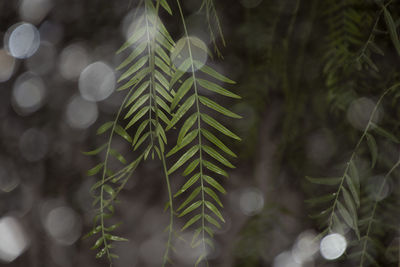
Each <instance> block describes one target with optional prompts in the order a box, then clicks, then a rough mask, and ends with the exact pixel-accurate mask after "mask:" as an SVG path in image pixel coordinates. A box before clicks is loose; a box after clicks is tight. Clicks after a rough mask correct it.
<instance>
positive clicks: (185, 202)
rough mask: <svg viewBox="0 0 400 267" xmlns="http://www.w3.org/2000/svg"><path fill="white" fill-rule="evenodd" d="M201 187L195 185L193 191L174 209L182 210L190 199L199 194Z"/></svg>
mask: <svg viewBox="0 0 400 267" xmlns="http://www.w3.org/2000/svg"><path fill="white" fill-rule="evenodd" d="M200 191H201V187H200V186H199V187H197V188H196V189H195V190H193V192H192V193H191V194H190V195H189V196H188V197H187V198H186V200H185V201H184V202H183V203H182V204H181V205H180V206H179V208H178V209H177V210H176V211H180V210H182V209H183V208H184V207H186V206H187V204H189V203H190V202H192V200H193V199H194V198H195V197H197V196H198V195H199V194H200Z"/></svg>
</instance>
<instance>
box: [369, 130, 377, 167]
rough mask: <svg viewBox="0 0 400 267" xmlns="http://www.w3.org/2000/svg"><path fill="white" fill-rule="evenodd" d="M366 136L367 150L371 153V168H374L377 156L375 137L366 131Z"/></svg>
mask: <svg viewBox="0 0 400 267" xmlns="http://www.w3.org/2000/svg"><path fill="white" fill-rule="evenodd" d="M366 136H367V143H368V147H369V151H370V153H371V159H372V161H371V168H374V167H375V164H376V160H377V158H378V146H377V145H376V141H375V138H374V137H373V136H372V135H371V134H369V133H367V135H366Z"/></svg>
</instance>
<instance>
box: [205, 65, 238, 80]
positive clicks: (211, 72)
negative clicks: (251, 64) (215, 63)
mask: <svg viewBox="0 0 400 267" xmlns="http://www.w3.org/2000/svg"><path fill="white" fill-rule="evenodd" d="M200 71H202V72H204V73H206V74H208V75H210V76H211V77H213V78H215V79H217V80H220V81H221V82H225V83H230V84H235V83H236V82H235V81H232V80H231V79H229V78H227V77H225V76H224V75H222V74H220V73H219V72H217V71H216V70H214V69H213V68H211V67H209V66H207V65H204V66H203V67H202V68H201V69H200Z"/></svg>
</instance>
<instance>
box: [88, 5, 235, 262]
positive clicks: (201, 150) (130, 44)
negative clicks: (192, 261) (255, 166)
mask: <svg viewBox="0 0 400 267" xmlns="http://www.w3.org/2000/svg"><path fill="white" fill-rule="evenodd" d="M176 4H177V6H178V11H179V14H180V18H181V21H182V24H183V26H184V37H182V38H181V39H180V40H179V41H178V42H177V43H175V42H174V40H173V38H172V37H171V35H170V34H169V32H168V30H167V28H166V27H165V25H164V24H163V23H162V21H161V19H160V17H159V11H160V9H163V10H164V11H166V12H167V13H169V14H172V10H171V7H170V5H169V4H168V2H167V1H166V0H157V1H152V0H144V1H141V2H140V4H139V6H141V7H143V9H142V13H141V14H136V16H135V18H134V19H135V25H136V26H135V28H134V30H133V31H132V34H131V36H130V37H129V38H128V40H127V41H126V42H125V43H124V44H123V45H122V46H121V48H120V49H119V50H118V51H117V54H119V53H126V51H128V50H130V51H131V52H130V53H129V54H128V55H127V57H126V58H125V60H124V61H123V62H122V63H121V64H120V65H119V66H118V67H117V70H120V71H122V74H121V76H120V78H119V80H118V82H119V83H121V85H120V87H119V88H118V89H117V90H118V91H122V92H126V93H125V99H124V101H123V102H122V104H121V105H120V108H119V111H118V112H117V115H116V117H115V120H114V121H110V122H106V123H104V124H103V125H102V126H100V127H99V129H98V131H97V133H98V134H108V141H107V143H106V144H104V145H102V146H101V147H99V148H97V149H95V150H93V151H90V152H86V153H85V154H87V155H98V154H100V153H102V152H103V151H105V159H104V161H103V162H101V163H99V164H98V165H96V166H95V167H93V168H92V169H91V170H89V171H88V175H98V176H100V179H99V181H98V182H97V183H96V184H94V185H93V186H92V189H91V191H92V192H93V193H94V197H95V201H94V203H93V205H94V206H95V207H96V208H97V209H96V210H97V214H96V217H95V219H94V228H93V230H92V231H90V232H89V233H88V234H87V237H89V236H93V235H96V236H97V240H96V241H95V244H94V246H93V247H92V249H96V250H98V253H97V257H98V258H101V257H103V256H106V257H107V258H108V260H109V261H110V265H111V264H112V259H113V258H117V257H118V256H117V255H115V254H114V253H112V248H113V244H112V242H113V241H127V239H125V238H122V237H119V236H116V235H114V234H113V233H112V232H113V231H114V230H115V229H116V228H117V227H118V225H119V224H115V225H111V226H108V225H107V219H109V218H110V217H111V216H112V213H113V212H114V205H115V203H116V198H117V196H118V194H119V193H120V191H121V190H122V189H123V188H124V186H125V184H126V183H127V181H128V180H129V178H130V176H131V174H132V172H133V171H134V170H135V169H136V167H137V166H138V165H139V164H140V163H141V162H142V161H145V160H147V159H149V158H150V157H151V158H152V159H154V158H155V157H156V158H157V159H158V160H160V161H161V162H162V166H163V171H164V176H165V181H166V185H167V193H168V195H169V201H168V203H167V204H166V209H168V210H169V211H170V222H169V225H168V226H167V232H168V240H167V244H166V250H165V253H164V257H163V266H164V265H166V264H168V263H172V262H173V260H172V256H171V253H172V250H173V247H172V239H173V237H174V236H175V235H174V224H173V222H174V217H175V216H176V215H177V217H184V216H185V217H188V219H187V221H186V223H185V224H184V226H183V227H182V231H183V230H185V229H186V228H189V227H194V226H195V225H198V226H196V228H195V229H196V230H195V232H194V236H193V242H192V246H193V247H194V248H197V247H200V248H202V253H201V255H200V256H199V258H198V259H197V261H196V265H197V264H199V263H200V262H203V261H205V262H206V261H207V253H208V252H209V249H210V248H212V247H213V242H212V238H213V231H214V230H213V227H218V228H220V227H221V225H220V222H224V219H223V217H222V214H221V210H220V209H221V208H222V207H223V204H222V201H221V200H220V198H219V196H218V194H217V192H218V193H225V189H224V187H223V186H222V185H221V182H218V181H217V179H216V178H214V177H216V176H226V177H227V176H228V173H227V172H226V170H224V169H223V168H221V167H220V166H219V164H222V165H224V166H226V167H229V168H233V167H234V166H233V165H232V164H231V163H230V162H229V161H228V160H227V159H226V156H225V155H223V153H225V154H227V155H228V156H233V157H236V155H235V154H234V153H233V152H232V151H231V150H230V149H229V148H228V146H226V145H225V144H224V143H223V142H222V141H221V140H220V139H219V137H218V134H217V135H216V134H213V133H212V131H210V129H213V130H215V131H216V132H217V133H220V134H224V135H227V136H229V137H231V138H233V139H236V140H240V138H239V137H238V136H237V135H235V134H234V133H233V132H231V131H230V130H229V129H228V128H226V127H225V126H223V125H222V124H221V123H220V122H218V121H217V120H216V119H214V118H213V117H211V116H210V115H208V114H207V113H208V112H210V111H213V112H217V113H220V114H222V115H224V116H227V117H230V118H236V119H239V118H241V117H240V116H239V115H237V114H235V113H233V112H232V111H230V110H228V109H226V108H224V107H223V106H221V105H220V104H218V103H217V102H215V100H211V99H210V98H209V97H207V96H206V95H202V94H201V93H200V90H207V91H208V92H210V93H214V94H216V95H222V96H226V97H230V98H235V99H240V97H239V96H238V95H236V94H234V93H232V92H230V91H229V90H227V89H225V88H224V87H222V86H221V85H220V84H221V83H228V84H234V82H233V81H232V80H230V79H229V78H227V77H225V76H224V75H222V74H220V73H219V72H217V71H216V70H215V69H214V68H212V67H210V66H208V65H204V62H200V61H198V59H197V58H196V56H195V55H194V53H195V51H196V53H203V54H205V55H212V53H211V52H210V51H209V50H208V48H207V46H206V45H205V44H204V43H203V42H202V41H201V40H200V39H198V38H196V37H192V36H189V33H188V31H187V28H186V22H185V18H184V14H183V11H182V8H181V3H180V1H179V0H178V1H176ZM203 7H205V9H206V18H207V21H208V25H209V29H210V34H211V37H212V40H213V42H214V45H215V51H216V52H217V54H218V56H220V55H221V54H220V50H219V49H218V47H217V43H216V42H217V39H216V38H217V34H218V35H220V36H221V38H222V40H223V44H224V45H225V41H224V39H223V37H222V31H221V28H220V25H219V20H218V17H217V14H216V11H215V7H214V3H213V1H212V0H205V1H204V2H203V5H202V7H201V8H203ZM138 10H139V9H138ZM214 21H217V24H218V28H217V29H218V33H216V32H215V30H214V28H213V27H212V26H211V25H212V24H213V22H214ZM206 111H207V112H206ZM122 121H123V122H122ZM180 121H184V123H183V125H182V126H181V128H180V130H179V131H176V133H177V144H176V145H175V146H173V147H172V148H168V146H167V145H168V140H169V139H170V137H168V136H167V131H168V130H171V131H172V129H173V130H175V129H176V126H177V125H178V124H180ZM207 128H209V129H207ZM115 137H120V138H123V139H125V140H126V141H127V142H128V143H129V144H130V146H131V147H132V151H133V152H135V155H136V158H135V160H133V161H132V162H127V160H126V159H125V157H124V156H123V155H122V154H120V153H119V152H118V151H117V150H115V149H113V148H112V142H113V140H114V139H115ZM213 146H214V147H213ZM218 150H220V151H218ZM167 151H168V153H166V152H167ZM178 153H181V154H182V155H181V156H180V157H179V158H178V159H177V160H176V159H174V160H173V162H174V163H173V164H172V165H171V166H169V167H168V166H167V162H166V158H168V157H171V158H172V156H173V155H174V154H178ZM110 158H116V159H117V160H119V161H120V162H121V164H123V167H121V168H120V169H119V170H117V171H112V170H111V169H110V167H109V165H110V164H109V160H110ZM213 161H214V162H213ZM184 165H185V166H186V167H185V170H184V172H183V175H184V176H185V177H187V178H188V179H187V181H186V182H185V183H184V184H183V185H182V186H181V188H180V189H179V191H178V192H176V193H175V194H173V192H172V191H171V186H170V178H169V177H170V175H171V174H173V173H175V172H176V171H177V170H178V169H179V168H181V167H182V166H184ZM189 192H190V194H189V195H187V194H188V193H189ZM181 194H182V195H184V196H186V198H185V200H184V201H183V202H182V203H181V204H180V206H179V207H178V208H177V209H176V212H178V213H175V211H174V201H173V198H174V197H175V198H176V197H178V196H180V195H181ZM189 216H190V217H189ZM218 221H219V222H218Z"/></svg>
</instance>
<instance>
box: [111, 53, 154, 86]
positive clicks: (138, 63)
mask: <svg viewBox="0 0 400 267" xmlns="http://www.w3.org/2000/svg"><path fill="white" fill-rule="evenodd" d="M148 59H149V56H147V55H146V56H143V57H141V58H140V59H139V60H138V61H136V63H135V64H134V65H133V66H131V67H130V68H129V69H128V70H127V71H126V72H124V73H123V74H122V75H121V77H120V78H119V79H118V82H120V81H122V80H125V79H126V78H128V77H129V76H131V75H132V74H133V73H135V72H137V71H138V70H140V68H142V67H143V66H144V64H146V63H147V61H148Z"/></svg>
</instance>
